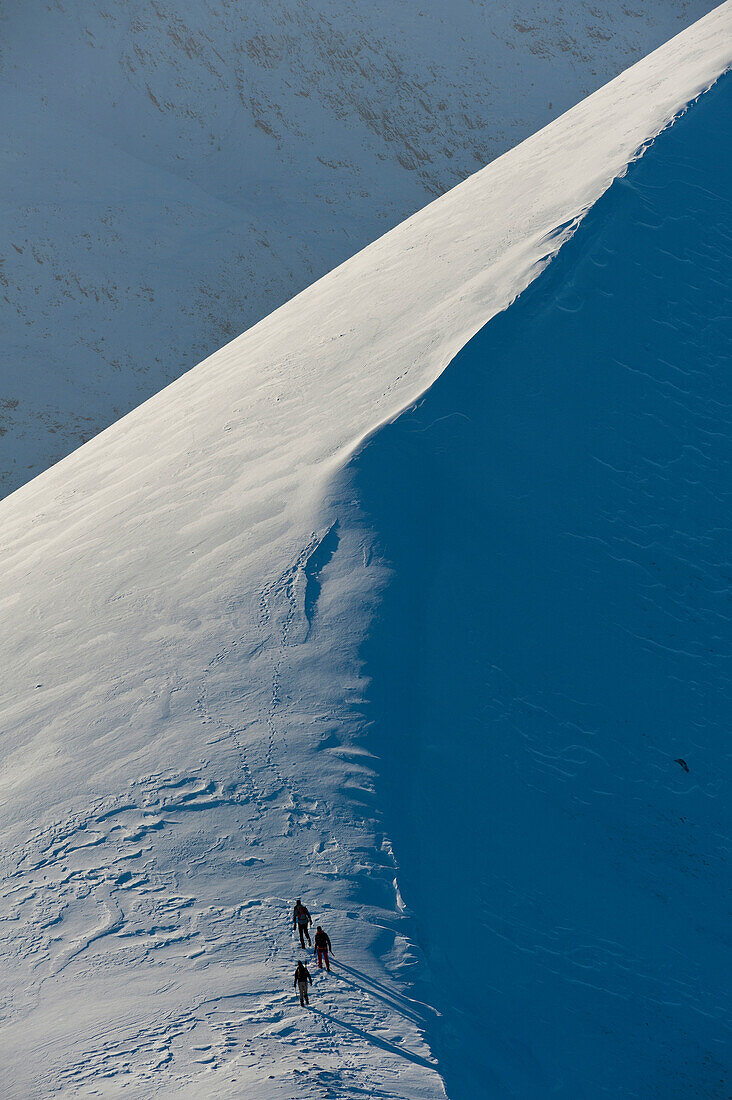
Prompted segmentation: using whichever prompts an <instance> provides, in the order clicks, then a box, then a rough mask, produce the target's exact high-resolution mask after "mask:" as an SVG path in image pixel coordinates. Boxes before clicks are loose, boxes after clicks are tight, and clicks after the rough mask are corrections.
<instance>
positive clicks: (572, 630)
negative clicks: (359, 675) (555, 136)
mask: <svg viewBox="0 0 732 1100" xmlns="http://www.w3.org/2000/svg"><path fill="white" fill-rule="evenodd" d="M731 267H732V77H730V76H726V77H724V78H723V80H722V81H721V82H720V83H719V84H718V85H717V86H716V87H715V88H713V89H712V90H711V91H710V92H709V93H708V94H707V95H706V96H704V97H703V99H702V100H701V101H700V103H699V104H698V105H697V106H695V107H694V108H693V110H692V111H690V112H689V113H688V114H687V115H686V116H685V117H684V118H682V119H681V120H680V121H679V122H678V123H677V124H676V125H675V126H674V127H673V128H672V129H671V130H669V131H668V132H666V133H664V134H662V135H661V136H660V137H659V138H658V140H657V142H656V143H655V144H654V146H653V148H652V150H651V151H650V152H649V153H647V154H646V156H645V157H644V158H643V159H642V160H641V161H639V162H638V163H637V164H634V165H633V166H632V167H631V170H630V172H629V174H628V175H627V177H626V178H625V179H623V180H619V181H617V182H616V183H615V184H613V186H612V187H611V188H610V190H609V191H608V192H607V193H606V194H605V195H604V196H603V198H602V199H601V200H600V201H599V202H598V203H597V205H596V206H595V207H593V209H592V210H591V211H590V213H589V214H588V216H587V218H586V219H585V221H584V222H583V224H582V226H581V227H580V229H579V231H578V232H577V234H576V235H575V237H574V238H573V239H572V241H571V242H570V243H569V244H567V245H566V247H565V248H564V249H563V250H562V252H561V253H560V255H559V257H558V258H557V260H556V261H555V262H554V263H553V264H552V265H551V266H550V267H549V269H548V270H547V271H546V272H545V273H544V274H543V275H542V276H541V277H540V278H539V279H538V280H537V281H536V282H535V283H534V284H533V285H532V286H531V287H530V288H529V289H528V290H527V291H526V293H525V294H524V295H523V296H522V297H521V298H520V299H519V301H518V302H516V303H515V304H514V306H513V307H512V308H511V309H509V310H508V311H507V312H506V313H504V314H502V315H501V316H500V317H498V318H495V319H494V320H493V321H492V322H491V323H490V324H489V325H488V326H487V327H486V329H485V330H484V331H483V332H481V333H479V334H478V335H477V336H476V337H475V338H474V339H473V340H472V341H471V342H470V343H469V344H468V345H467V347H466V348H465V349H464V350H463V351H462V352H461V353H460V355H459V356H458V357H457V359H456V360H455V361H454V362H453V363H452V364H450V366H449V368H448V369H447V371H446V372H445V374H444V375H443V376H442V377H441V378H440V379H439V381H438V382H437V383H436V384H435V386H434V387H433V388H432V390H431V391H430V392H429V394H428V396H427V397H426V399H425V400H424V402H423V403H421V404H420V406H419V407H418V408H417V409H415V410H413V411H411V412H410V413H409V414H405V415H404V416H402V417H401V418H400V419H399V420H398V421H397V422H396V423H395V424H394V425H392V426H391V427H389V428H387V429H385V430H384V431H382V432H379V433H378V434H377V436H376V438H375V440H374V441H373V442H372V443H371V444H370V445H369V446H368V447H367V448H366V449H365V451H364V452H363V453H362V454H361V455H360V456H359V459H358V461H357V463H356V464H355V482H354V483H352V484H349V486H348V493H347V499H352V498H353V497H356V498H357V499H358V500H359V502H360V504H361V507H362V509H363V510H364V512H365V514H366V516H367V517H368V521H369V526H370V528H371V529H372V530H373V531H375V532H376V533H377V535H378V539H379V542H380V543H381V546H382V547H383V548H384V549H383V550H382V554H384V553H385V554H386V557H387V559H388V561H389V564H390V567H391V568H392V570H393V573H394V575H393V577H392V580H391V583H390V585H389V587H388V588H387V590H386V593H385V597H384V602H383V605H382V608H381V611H380V615H379V619H378V622H377V623H376V624H375V625H374V626H373V627H372V630H371V631H370V633H369V638H368V643H367V646H366V650H365V655H366V658H367V661H366V671H367V673H368V674H369V676H370V677H371V681H372V683H371V688H370V690H369V701H370V717H371V718H372V720H373V723H374V728H373V732H372V733H371V734H370V736H369V738H368V741H367V744H368V745H369V747H370V748H371V749H372V750H373V752H374V753H375V754H376V756H377V757H378V759H379V761H380V766H379V776H378V780H377V791H378V794H379V803H380V806H381V809H382V813H383V815H384V822H385V825H386V827H387V829H388V831H389V835H390V836H391V839H392V842H393V844H394V849H395V852H396V855H397V859H398V861H399V884H400V888H401V891H402V894H403V896H404V898H405V900H406V901H407V903H408V904H409V905H410V906H411V907H412V908H413V910H414V912H415V914H416V917H415V927H416V931H415V935H414V938H415V940H416V942H417V943H418V945H419V946H420V947H421V948H422V949H423V950H424V953H425V956H426V965H425V966H424V967H423V968H422V969H421V970H420V971H419V972H418V975H417V992H418V994H419V996H420V997H421V998H423V999H425V1000H428V1001H429V1002H430V1003H432V1004H434V1005H435V1006H436V1007H437V1008H438V1009H439V1010H440V1013H441V1015H440V1017H439V1018H438V1019H435V1020H434V1022H433V1024H432V1026H431V1028H430V1031H429V1037H430V1038H431V1039H432V1040H433V1043H432V1045H433V1050H434V1051H435V1053H436V1054H437V1055H438V1057H439V1061H440V1065H441V1067H442V1070H443V1072H444V1074H445V1080H446V1085H447V1091H448V1094H449V1095H450V1096H451V1097H452V1098H453V1100H463V1098H472V1097H476V1096H481V1095H495V1096H517V1097H526V1096H537V1097H538V1096H549V1095H561V1096H568V1097H572V1098H573V1100H579V1098H581V1097H587V1098H588V1100H589V1098H594V1097H599V1096H623V1097H639V1098H643V1100H649V1098H651V1097H658V1098H663V1100H671V1098H673V1097H690V1096H700V1097H702V1096H703V1097H706V1098H710V1097H720V1098H722V1097H726V1096H729V1095H730V1086H731V1085H732V1063H731V1061H730V1057H729V1054H730V1049H732V1045H731V1043H730V1040H731V1038H732V1036H731V1035H730V1031H731V1025H732V1003H731V1001H730V991H729V982H728V981H727V973H728V970H729V962H730V959H729V953H728V944H727V931H728V920H729V914H728V905H727V904H726V902H727V901H728V886H729V874H730V866H729V851H730V841H731V840H732V812H731V811H730V805H729V799H728V798H726V797H725V790H726V788H727V787H728V784H729V780H730V770H729V745H728V740H729V719H730V715H732V685H731V684H730V678H729V675H728V667H729V661H730V657H731V656H732V613H731V609H730V578H729V564H730V552H731V551H732V523H731V521H730V504H731V502H732V376H731V375H730V369H729V368H730V357H729V348H730V337H731V336H732V332H730V311H729V302H730V299H729V271H730V268H731ZM375 556H376V555H375ZM374 568H375V565H372V569H374ZM682 762H683V763H682Z"/></svg>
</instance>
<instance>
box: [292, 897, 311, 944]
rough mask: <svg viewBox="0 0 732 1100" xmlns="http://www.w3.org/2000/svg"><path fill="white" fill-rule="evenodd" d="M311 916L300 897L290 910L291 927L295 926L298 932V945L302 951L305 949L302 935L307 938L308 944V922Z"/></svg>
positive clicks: (309, 922)
mask: <svg viewBox="0 0 732 1100" xmlns="http://www.w3.org/2000/svg"><path fill="white" fill-rule="evenodd" d="M312 923H313V918H312V917H311V916H310V913H309V912H308V910H307V907H306V906H304V905H303V903H302V902H301V901H300V898H298V899H297V901H296V902H295V908H294V909H293V910H292V927H293V928H297V930H298V931H299V933H300V946H301V947H302V949H303V951H304V950H305V940H304V939H303V936H307V938H308V946H310V933H309V932H308V924H310V925H312Z"/></svg>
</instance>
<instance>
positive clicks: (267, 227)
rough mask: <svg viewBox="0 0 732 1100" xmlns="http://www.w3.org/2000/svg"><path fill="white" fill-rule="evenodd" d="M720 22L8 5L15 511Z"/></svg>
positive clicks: (6, 480)
mask: <svg viewBox="0 0 732 1100" xmlns="http://www.w3.org/2000/svg"><path fill="white" fill-rule="evenodd" d="M712 7H713V4H712V3H711V2H710V0H684V2H683V3H669V2H668V0H643V4H642V5H640V6H638V7H636V6H635V5H633V4H631V3H626V2H625V0H610V2H609V3H607V4H605V5H603V7H602V10H599V9H598V7H597V5H595V4H593V3H591V2H590V0H565V2H564V3H563V4H562V5H561V6H559V5H557V4H556V3H554V2H553V0H507V2H504V3H502V4H501V5H500V7H496V5H495V4H493V3H489V2H488V0H455V2H453V3H452V4H451V7H450V10H449V12H447V11H446V9H445V7H444V4H443V3H442V2H441V0H423V2H422V3H421V4H420V5H419V8H416V7H415V6H414V5H412V4H390V5H389V6H388V10H385V11H382V10H381V9H380V8H375V7H374V5H373V4H372V3H371V2H370V0H339V2H338V3H333V2H332V0H268V3H267V4H258V5H257V4H240V3H231V0H207V2H206V3H205V4H202V3H200V2H199V0H125V3H124V4H120V3H118V2H117V0H64V2H63V3H61V2H60V0H58V2H55V3H54V2H49V3H45V4H42V5H40V6H39V5H34V4H32V3H28V0H6V3H5V4H4V5H3V34H2V70H1V71H0V94H2V99H3V103H4V107H5V110H4V124H5V134H6V142H5V151H4V152H3V153H2V155H0V172H1V173H2V176H3V183H4V186H3V194H2V198H1V199H0V210H1V211H2V221H3V225H4V227H5V229H6V240H7V242H8V244H7V247H6V250H5V254H4V256H3V267H2V271H0V286H1V287H2V293H1V294H0V330H2V333H3V352H4V360H5V365H4V368H3V371H2V378H0V436H1V437H2V446H0V495H2V496H6V495H7V494H8V493H9V492H11V491H12V490H13V489H15V488H17V487H18V486H19V485H21V484H24V483H25V482H26V481H29V480H30V479H31V478H32V477H33V476H35V475H36V474H38V473H40V472H41V471H42V470H43V469H46V468H47V467H48V466H50V465H52V464H53V463H54V462H56V461H58V460H59V459H60V458H62V457H64V455H66V454H69V453H70V452H71V451H72V450H74V449H75V448H76V447H77V446H79V445H80V444H81V443H83V442H85V441H86V440H88V439H90V438H92V436H94V435H96V434H97V433H98V432H99V431H101V430H102V429H103V428H105V427H107V426H108V425H109V424H111V423H112V422H113V421H115V420H117V419H118V418H119V417H120V416H122V415H124V414H125V413H127V412H128V411H129V410H130V409H133V408H135V407H136V406H137V405H139V404H140V403H141V402H142V401H144V400H146V399H147V398H148V397H150V396H151V395H152V394H153V393H156V392H157V391H158V390H160V389H162V387H163V386H165V385H167V384H168V383H170V382H171V381H173V379H174V378H178V377H179V376H180V375H181V374H183V373H184V372H185V371H186V370H188V369H190V368H191V367H192V366H194V365H195V364H196V363H197V362H199V361H200V360H201V359H202V358H203V357H204V356H205V355H208V354H210V353H211V352H212V351H213V350H215V349H216V348H218V347H220V346H221V345H222V344H223V343H225V342H226V341H227V340H228V339H230V338H231V337H232V336H234V335H236V334H237V333H239V332H242V331H244V330H245V329H246V328H248V327H249V326H250V325H252V324H254V322H255V321H258V320H259V319H260V318H262V317H264V316H265V315H266V314H268V313H270V312H271V311H272V310H273V309H275V308H276V307H277V306H279V305H281V304H282V303H283V302H285V301H286V300H288V299H289V298H291V297H292V296H293V295H294V294H295V293H297V292H298V291H300V290H302V289H303V288H304V287H306V286H308V285H309V284H310V283H312V282H314V281H315V279H317V278H319V277H320V276H322V275H324V274H325V273H326V272H327V271H329V270H331V269H332V268H333V267H335V266H336V265H337V264H338V263H341V262H342V261H343V260H345V259H347V258H348V257H349V256H351V255H353V254H354V253H355V252H357V251H358V250H359V249H360V248H363V247H364V246H365V245H366V244H368V243H369V242H370V241H373V240H375V239H376V238H377V237H378V236H380V235H381V234H382V233H384V232H385V231H386V230H387V229H389V228H391V227H392V226H394V225H397V224H398V223H399V222H400V221H402V219H403V218H405V217H407V216H408V215H410V214H412V213H413V212H414V211H415V210H418V209H420V207H422V206H423V205H424V204H425V203H426V202H429V201H430V200H431V199H432V198H434V197H435V196H437V195H439V194H442V193H444V192H445V191H447V190H448V189H449V188H450V187H453V186H454V185H455V184H456V183H458V182H460V181H461V180H463V179H465V178H466V177H467V176H468V175H470V174H471V173H472V172H474V171H475V170H476V169H477V168H479V167H482V166H483V165H484V164H486V163H488V161H490V160H491V159H493V158H494V157H496V156H498V155H500V154H501V153H503V152H505V151H506V150H507V149H509V148H511V147H513V146H514V145H516V144H517V143H518V142H519V141H521V140H522V139H523V138H525V137H527V136H528V135H529V134H531V133H534V132H535V131H536V130H538V129H540V128H541V127H542V126H544V125H546V123H548V122H550V121H551V120H552V119H553V118H556V117H557V116H558V115H560V114H561V113H562V112H563V111H565V110H567V109H568V108H569V107H571V106H572V105H573V104H574V103H577V102H578V101H579V100H581V99H583V98H584V97H585V96H586V95H588V94H589V93H590V92H592V91H594V90H595V89H596V88H597V87H599V86H600V85H601V84H603V83H605V81H607V80H609V79H611V77H613V76H615V75H616V74H617V73H619V72H621V71H622V70H623V69H625V68H627V66H628V65H630V64H632V63H633V62H634V61H637V60H638V59H639V58H641V57H643V56H644V55H645V54H647V53H648V52H649V51H650V50H652V49H654V48H655V47H656V46H658V45H659V44H660V43H662V42H665V41H666V40H667V39H668V38H670V37H671V36H672V35H673V34H676V33H678V32H679V31H681V30H683V29H684V28H685V27H687V26H689V25H690V24H691V23H692V22H693V20H694V19H697V18H699V17H700V16H702V15H705V14H706V13H707V12H708V11H709V10H710V9H711V8H712Z"/></svg>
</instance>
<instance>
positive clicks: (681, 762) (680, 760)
mask: <svg viewBox="0 0 732 1100" xmlns="http://www.w3.org/2000/svg"><path fill="white" fill-rule="evenodd" d="M674 764H681V767H682V768H683V769H684V771H685V772H688V770H689V765H688V764H687V763H686V761H685V760H682V759H681V757H679V759H678V760H674Z"/></svg>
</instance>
